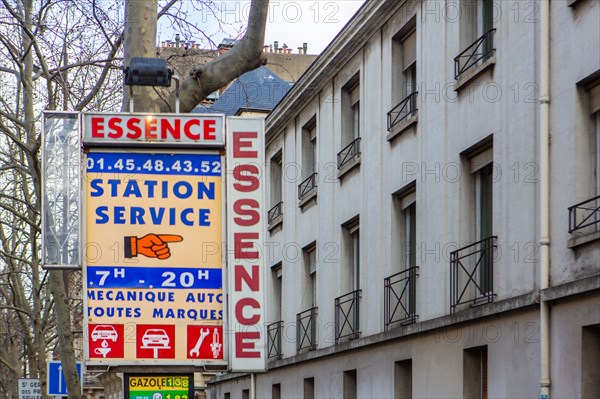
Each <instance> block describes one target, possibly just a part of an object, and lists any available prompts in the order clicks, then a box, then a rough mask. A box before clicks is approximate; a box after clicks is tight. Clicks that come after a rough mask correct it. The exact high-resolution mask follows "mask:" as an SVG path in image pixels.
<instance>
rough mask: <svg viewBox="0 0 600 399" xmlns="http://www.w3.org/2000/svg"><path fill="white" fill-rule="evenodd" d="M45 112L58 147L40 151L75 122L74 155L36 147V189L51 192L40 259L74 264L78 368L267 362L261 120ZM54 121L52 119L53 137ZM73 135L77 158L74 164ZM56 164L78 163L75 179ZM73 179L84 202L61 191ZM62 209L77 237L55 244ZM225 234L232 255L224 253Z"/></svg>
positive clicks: (242, 366) (251, 366) (248, 366)
mask: <svg viewBox="0 0 600 399" xmlns="http://www.w3.org/2000/svg"><path fill="white" fill-rule="evenodd" d="M44 117H45V119H52V118H56V119H57V120H59V121H61V122H60V123H55V122H53V121H51V120H50V121H48V120H47V121H46V122H45V125H46V127H47V128H45V130H44V132H45V134H46V135H47V136H48V137H51V138H52V140H53V141H52V143H54V144H52V145H50V144H48V145H46V146H45V147H44V148H46V147H47V148H48V149H49V150H50V149H53V150H54V151H56V147H57V145H58V144H60V143H59V142H58V139H59V138H60V137H63V136H65V137H66V136H69V137H70V136H71V135H72V132H73V131H78V130H81V135H80V136H79V132H78V138H77V140H70V141H68V140H67V141H68V142H71V141H73V142H74V144H73V145H72V146H71V149H70V151H71V152H69V153H65V154H63V153H60V154H59V155H60V156H56V155H51V154H50V155H48V154H45V158H44V159H46V163H45V164H44V170H46V169H47V170H48V171H49V172H48V173H47V175H48V176H49V177H52V178H53V179H49V181H50V182H51V183H45V186H44V187H46V190H47V193H48V194H51V196H50V197H48V198H45V201H46V202H45V204H46V207H47V208H48V212H46V211H44V214H45V215H46V214H47V215H48V216H47V217H46V219H44V220H45V226H44V228H43V231H44V234H45V235H47V232H51V233H52V235H51V236H50V239H45V243H46V244H47V245H48V246H50V245H53V246H52V248H57V249H52V250H51V251H50V250H48V251H46V249H44V254H45V258H44V259H45V260H44V262H45V265H49V266H51V267H54V268H60V267H61V265H64V266H65V267H73V266H74V265H76V264H77V262H78V259H79V258H80V259H81V261H80V262H81V263H80V264H81V266H82V268H83V280H84V293H83V295H84V321H85V322H84V336H85V338H86V340H85V341H84V342H85V345H84V352H85V361H86V364H87V365H88V366H126V365H140V366H147V365H155V366H201V367H204V368H208V369H211V368H212V369H215V370H217V369H218V370H223V369H225V368H229V369H230V370H233V371H260V370H264V368H265V346H266V345H265V333H264V329H263V327H264V325H265V310H264V298H263V295H264V291H263V287H264V284H265V281H264V277H263V275H264V267H263V262H262V259H261V256H260V253H261V251H260V248H261V246H262V242H263V241H264V237H263V234H264V233H263V226H264V225H263V220H262V215H263V213H264V207H263V203H264V200H263V189H264V187H263V184H264V182H263V181H262V180H260V179H262V171H263V168H264V148H263V144H262V143H263V139H262V138H263V136H264V124H263V121H262V119H259V120H257V119H251V118H237V117H232V118H228V119H227V121H226V120H225V118H224V116H222V115H195V114H190V115H178V114H168V115H166V114H165V115H161V114H135V113H127V114H98V113H94V114H83V115H78V114H76V113H70V114H68V115H66V114H57V113H52V114H45V115H44ZM63 120H66V121H72V122H68V123H67V122H62V121H63ZM78 125H81V126H82V127H81V128H80V129H78V128H77V126H78ZM54 126H60V127H61V129H62V130H61V133H60V137H59V136H58V135H56V134H54V135H53V131H52V129H53V127H54ZM226 126H228V127H229V128H228V131H227V135H228V141H229V142H230V143H231V145H234V147H232V148H231V150H227V151H226V152H227V164H226V163H225V155H224V152H223V147H224V146H225V134H226V130H225V128H226ZM46 130H48V131H47V132H46ZM79 138H82V139H83V143H82V144H83V157H82V158H81V159H80V160H79V159H77V160H76V159H75V158H76V157H75V156H74V155H73V154H72V152H73V151H74V149H77V148H80V147H78V144H77V143H79ZM63 139H64V137H63V138H62V139H61V140H63ZM61 142H66V141H64V140H63V141H61ZM229 152H231V154H229ZM61 160H62V161H64V160H69V162H73V161H72V160H75V162H76V165H75V167H73V168H70V169H69V170H71V169H73V170H78V168H79V165H81V170H82V172H81V176H79V177H78V178H77V177H76V176H74V175H73V173H70V174H67V175H65V176H67V177H68V178H69V179H70V180H69V181H66V180H65V181H61V180H60V178H61V176H60V173H59V170H60V169H61V167H64V164H63V165H61V164H60V162H61ZM52 162H54V165H51V163H52ZM226 176H227V179H226ZM74 181H76V182H77V185H76V189H75V190H71V191H74V192H77V191H78V190H80V191H79V192H80V193H81V194H80V198H81V200H80V205H79V201H78V200H77V198H78V197H77V196H73V195H72V194H71V193H70V194H69V195H68V196H65V195H62V194H61V193H62V191H64V189H63V188H65V187H69V185H71V186H72V185H73V182H74ZM48 184H50V186H48ZM79 187H80V188H79ZM59 189H60V190H62V191H60V190H59ZM227 190H228V191H230V192H229V194H228V195H227V196H226V191H227ZM226 197H228V198H229V199H228V202H226ZM56 198H58V199H60V198H62V200H61V202H59V205H60V206H58V205H56V204H55V203H57V201H56ZM65 198H68V199H69V201H70V202H68V201H67V200H66V199H65ZM64 204H67V205H69V204H71V205H69V207H70V208H71V209H72V210H73V211H75V210H77V211H78V210H79V209H81V212H80V213H81V215H82V216H81V217H77V218H76V219H74V220H75V221H76V222H77V223H79V221H78V219H81V223H80V226H77V228H76V229H75V230H73V231H74V232H75V233H73V232H71V234H70V235H69V236H68V237H69V238H68V240H67V239H63V241H61V239H62V235H61V231H58V230H61V229H63V227H64V228H66V226H67V224H68V223H71V225H73V220H70V219H68V220H67V219H64V220H63V219H60V218H59V216H61V215H62V214H65V212H63V211H62V210H63V209H66V205H64ZM226 205H227V212H226ZM53 207H54V208H56V209H54V208H53ZM226 214H229V215H230V216H229V217H226ZM58 221H60V222H61V223H62V224H57V222H58ZM226 221H227V223H226ZM57 226H60V229H57ZM69 231H71V230H69ZM63 242H64V243H65V244H62V243H63ZM79 242H82V243H83V245H82V246H81V249H78V248H77V245H78V243H79ZM225 242H230V243H231V244H230V247H231V248H233V249H234V250H235V251H234V252H233V253H231V254H229V256H228V257H227V256H225V255H226V254H225V245H224V244H225ZM59 244H60V245H59ZM234 244H235V245H234ZM77 252H80V254H81V255H80V256H79V257H69V256H68V255H69V254H71V253H77ZM62 254H65V255H64V256H63V255H62ZM65 260H66V261H65ZM228 284H229V287H228ZM226 293H228V294H229V303H228V306H225V305H226V304H227V302H226V298H227V296H226ZM142 379H143V378H142ZM132 381H137V380H135V379H133V380H132ZM140 381H142V380H140ZM138 388H139V387H138Z"/></svg>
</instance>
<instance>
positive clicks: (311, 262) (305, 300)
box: [302, 244, 317, 309]
mask: <svg viewBox="0 0 600 399" xmlns="http://www.w3.org/2000/svg"><path fill="white" fill-rule="evenodd" d="M303 257H304V275H305V278H304V281H305V285H304V295H303V296H302V305H303V309H310V308H314V307H316V306H317V246H316V245H315V244H312V245H310V246H309V247H307V248H305V249H304V250H303Z"/></svg>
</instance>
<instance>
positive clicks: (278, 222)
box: [268, 215, 283, 234]
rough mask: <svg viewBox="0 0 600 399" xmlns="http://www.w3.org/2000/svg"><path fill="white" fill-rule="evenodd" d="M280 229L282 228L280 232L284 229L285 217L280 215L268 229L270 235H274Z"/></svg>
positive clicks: (272, 221)
mask: <svg viewBox="0 0 600 399" xmlns="http://www.w3.org/2000/svg"><path fill="white" fill-rule="evenodd" d="M278 227H280V229H279V230H281V229H283V215H279V216H277V217H276V218H275V219H273V220H271V223H269V227H268V230H269V233H271V234H274V233H275V231H274V230H275V229H277V228H278Z"/></svg>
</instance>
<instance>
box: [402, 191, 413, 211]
mask: <svg viewBox="0 0 600 399" xmlns="http://www.w3.org/2000/svg"><path fill="white" fill-rule="evenodd" d="M416 201H417V192H416V191H412V192H410V193H407V194H405V195H403V196H402V197H401V198H400V208H401V209H402V210H405V209H406V208H408V207H409V206H411V205H412V204H414V203H415V202H416Z"/></svg>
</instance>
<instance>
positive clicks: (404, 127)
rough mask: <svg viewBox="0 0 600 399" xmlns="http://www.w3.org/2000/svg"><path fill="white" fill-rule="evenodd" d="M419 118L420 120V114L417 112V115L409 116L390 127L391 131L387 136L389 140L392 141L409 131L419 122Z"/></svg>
mask: <svg viewBox="0 0 600 399" xmlns="http://www.w3.org/2000/svg"><path fill="white" fill-rule="evenodd" d="M418 120H419V115H418V114H415V115H413V116H411V117H408V118H406V119H405V120H403V121H401V122H399V123H397V124H395V125H394V126H392V128H391V129H390V132H389V133H388V135H387V137H386V139H387V141H392V140H393V139H395V138H396V137H398V136H400V135H402V134H404V133H405V132H407V131H408V130H409V129H410V128H411V127H413V126H414V125H416V124H417V121H418Z"/></svg>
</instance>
